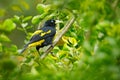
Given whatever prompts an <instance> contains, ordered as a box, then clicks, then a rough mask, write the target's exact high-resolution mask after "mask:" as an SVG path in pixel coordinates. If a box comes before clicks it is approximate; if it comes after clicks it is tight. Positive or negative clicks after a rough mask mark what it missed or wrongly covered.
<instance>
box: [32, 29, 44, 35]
mask: <svg viewBox="0 0 120 80" xmlns="http://www.w3.org/2000/svg"><path fill="white" fill-rule="evenodd" d="M41 32H43V30H37V31H35V32H34V33H33V34H32V36H33V35H36V34H39V33H41Z"/></svg>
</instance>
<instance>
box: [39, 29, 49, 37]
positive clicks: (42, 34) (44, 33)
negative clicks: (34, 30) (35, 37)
mask: <svg viewBox="0 0 120 80" xmlns="http://www.w3.org/2000/svg"><path fill="white" fill-rule="evenodd" d="M49 33H51V30H48V31H47V32H43V33H41V34H40V36H44V35H46V34H49Z"/></svg>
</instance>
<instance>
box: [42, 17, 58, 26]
mask: <svg viewBox="0 0 120 80" xmlns="http://www.w3.org/2000/svg"><path fill="white" fill-rule="evenodd" d="M55 25H56V23H55V20H54V19H50V20H47V21H46V22H45V24H44V26H45V27H47V26H49V27H55Z"/></svg>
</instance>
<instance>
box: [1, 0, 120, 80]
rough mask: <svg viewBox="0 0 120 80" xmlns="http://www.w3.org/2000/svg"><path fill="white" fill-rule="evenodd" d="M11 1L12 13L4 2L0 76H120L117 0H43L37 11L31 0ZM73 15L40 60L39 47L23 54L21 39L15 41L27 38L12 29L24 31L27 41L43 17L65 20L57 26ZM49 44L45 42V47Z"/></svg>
mask: <svg viewBox="0 0 120 80" xmlns="http://www.w3.org/2000/svg"><path fill="white" fill-rule="evenodd" d="M5 1H6V0H5ZM11 1H12V2H13V4H14V5H12V6H11V5H10V3H9V2H8V3H5V5H7V4H9V9H10V10H12V12H11V13H10V14H5V13H7V11H6V10H5V9H4V8H0V19H1V20H0V59H1V60H0V80H26V79H27V80H74V79H75V80H119V79H120V76H119V75H120V49H119V48H120V14H119V13H120V1H119V0H101V1H99V0H67V1H66V0H42V1H38V2H39V3H37V2H36V3H37V4H36V5H35V7H36V9H34V10H33V11H32V9H33V8H31V6H33V5H32V4H31V3H32V2H33V1H29V0H25V1H23V0H20V1H19V0H18V3H19V2H20V3H19V5H15V3H16V0H15V1H14V0H11ZM27 2H29V3H27ZM22 4H23V6H22V7H21V5H22ZM5 8H6V7H5ZM28 10H30V11H28ZM27 11H28V12H27ZM20 13H23V14H20ZM28 13H29V14H28ZM11 14H12V15H11ZM6 15H7V16H10V15H11V18H10V17H7V18H6V17H5V16H6ZM71 15H74V16H75V18H76V19H75V21H74V23H73V24H72V25H71V27H70V28H69V30H68V31H67V33H66V34H65V35H64V36H63V37H62V38H61V40H60V41H59V42H58V44H57V45H56V46H55V47H54V49H53V50H52V53H51V54H52V55H51V54H49V55H48V56H46V58H45V59H44V60H41V59H40V57H39V55H38V54H37V51H36V50H35V48H30V49H28V50H27V51H26V52H25V54H24V55H23V56H20V55H19V47H18V46H19V45H20V44H19V45H17V44H14V42H15V41H16V42H17V43H18V41H19V39H20V41H22V40H24V38H23V37H22V38H21V37H20V36H21V35H22V36H23V34H21V35H20V34H19V33H17V32H16V33H15V32H14V31H19V32H21V33H25V35H26V39H25V40H24V44H25V43H27V42H28V40H29V39H30V36H31V34H32V32H34V31H35V30H36V29H37V28H40V26H41V25H42V24H43V22H44V21H45V20H47V19H50V18H54V19H59V20H62V22H63V23H61V24H58V25H57V30H58V31H59V30H60V29H62V28H63V26H64V25H65V23H66V22H67V21H68V20H69V19H70V18H71ZM4 17H5V18H4ZM36 26H38V27H36ZM58 31H57V32H58ZM12 33H14V35H13V34H12ZM10 35H13V36H12V37H11V36H10ZM17 36H18V37H20V38H18V39H17V38H16V37H17ZM22 45H23V44H22ZM21 48H22V47H21ZM46 48H47V47H45V48H42V49H41V53H43V51H45V49H46Z"/></svg>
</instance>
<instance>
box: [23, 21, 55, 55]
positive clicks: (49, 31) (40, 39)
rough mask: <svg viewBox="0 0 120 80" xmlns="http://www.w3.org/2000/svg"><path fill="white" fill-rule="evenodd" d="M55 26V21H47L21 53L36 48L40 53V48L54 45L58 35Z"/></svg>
mask: <svg viewBox="0 0 120 80" xmlns="http://www.w3.org/2000/svg"><path fill="white" fill-rule="evenodd" d="M55 26H56V24H55V20H53V19H51V20H47V21H46V22H45V23H44V26H43V27H42V28H40V29H38V30H37V31H35V32H34V33H33V35H32V37H31V39H30V41H29V42H28V43H27V44H26V45H25V46H24V48H23V50H22V51H21V53H23V52H24V51H25V50H26V49H27V48H29V47H36V50H37V51H38V53H39V49H40V48H42V47H44V46H47V45H50V44H51V45H52V41H53V38H54V36H55V34H56V29H55Z"/></svg>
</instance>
